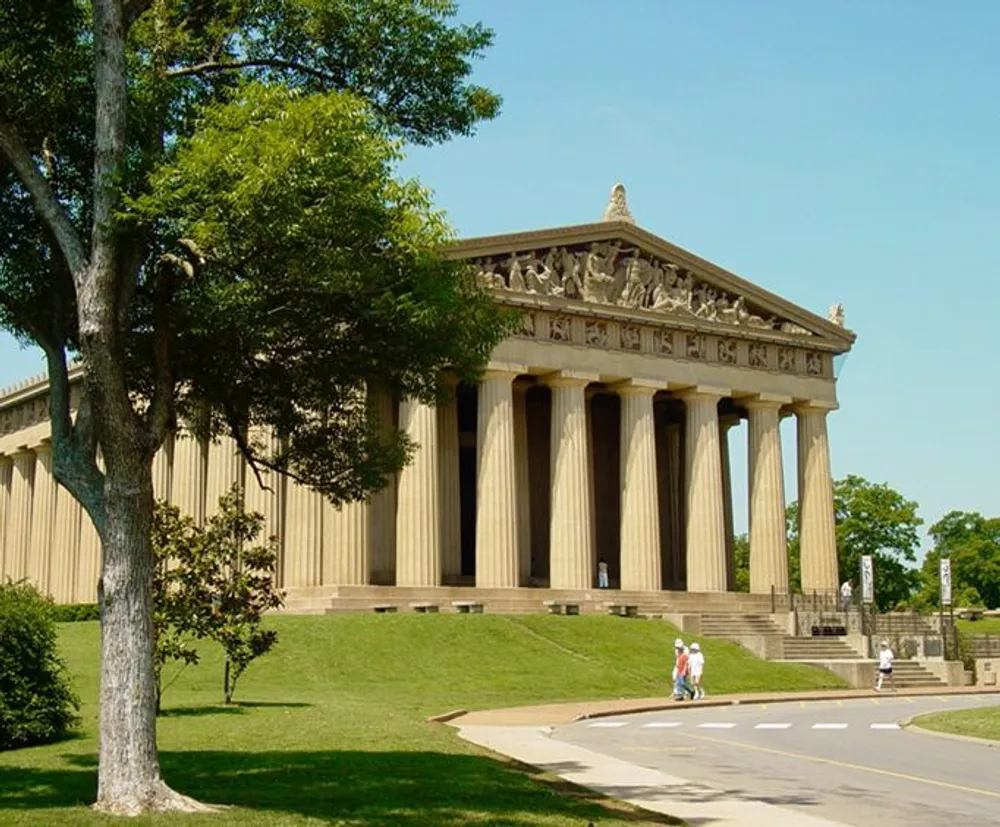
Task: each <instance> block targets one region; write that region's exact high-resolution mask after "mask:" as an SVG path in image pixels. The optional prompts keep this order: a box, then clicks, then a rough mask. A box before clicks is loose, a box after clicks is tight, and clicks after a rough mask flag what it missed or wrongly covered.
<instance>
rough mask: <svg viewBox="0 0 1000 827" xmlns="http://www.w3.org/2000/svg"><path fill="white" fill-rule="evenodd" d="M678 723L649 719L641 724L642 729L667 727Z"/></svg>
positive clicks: (678, 722) (679, 723)
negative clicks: (646, 722)
mask: <svg viewBox="0 0 1000 827" xmlns="http://www.w3.org/2000/svg"><path fill="white" fill-rule="evenodd" d="M680 725H681V722H680V721H650V722H649V723H648V724H643V725H642V727H643V729H668V728H670V727H675V726H680Z"/></svg>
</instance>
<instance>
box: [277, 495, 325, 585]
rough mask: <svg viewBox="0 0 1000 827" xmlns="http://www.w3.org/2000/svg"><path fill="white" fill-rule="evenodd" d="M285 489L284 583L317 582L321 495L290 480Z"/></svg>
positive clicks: (321, 524) (302, 583) (321, 510)
mask: <svg viewBox="0 0 1000 827" xmlns="http://www.w3.org/2000/svg"><path fill="white" fill-rule="evenodd" d="M286 492H287V500H286V503H285V559H284V568H285V585H287V586H318V585H319V583H320V563H321V555H322V549H323V545H322V542H323V541H322V530H323V522H322V520H323V516H322V514H323V498H322V497H321V496H320V495H319V494H317V493H316V492H315V491H313V490H312V489H310V488H308V487H307V486H305V485H300V484H299V483H296V482H292V481H291V480H289V481H288V484H287V486H286Z"/></svg>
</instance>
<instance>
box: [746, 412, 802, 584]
mask: <svg viewBox="0 0 1000 827" xmlns="http://www.w3.org/2000/svg"><path fill="white" fill-rule="evenodd" d="M790 401H791V400H790V399H784V400H783V399H780V398H771V397H766V396H763V395H762V396H759V397H757V398H756V399H751V400H749V401H748V402H746V403H745V404H746V408H747V411H748V412H749V414H750V438H749V456H748V463H747V464H748V467H749V472H750V480H749V483H750V592H751V593H752V594H768V593H769V592H770V591H771V587H772V586H774V589H775V591H777V592H778V593H781V594H784V593H787V592H788V548H787V546H788V539H787V534H786V531H785V479H784V470H783V467H782V463H781V429H780V427H779V417H778V412H779V410H780V409H781V405H782V404H783V403H787V402H790Z"/></svg>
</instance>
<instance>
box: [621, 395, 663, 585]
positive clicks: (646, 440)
mask: <svg viewBox="0 0 1000 827" xmlns="http://www.w3.org/2000/svg"><path fill="white" fill-rule="evenodd" d="M656 390H657V388H656V387H652V386H650V387H645V386H642V385H639V384H636V383H632V384H629V385H625V386H623V387H621V388H619V390H618V394H619V396H620V397H621V417H622V424H621V474H620V476H619V484H620V485H621V497H622V510H621V587H622V589H623V590H627V591H648V592H652V591H659V590H660V588H661V585H662V574H661V563H660V513H659V502H658V498H657V480H656V432H655V428H654V422H653V395H654V394H655V393H656Z"/></svg>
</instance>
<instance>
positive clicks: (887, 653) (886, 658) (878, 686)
mask: <svg viewBox="0 0 1000 827" xmlns="http://www.w3.org/2000/svg"><path fill="white" fill-rule="evenodd" d="M893 657H894V656H893V654H892V649H890V648H889V641H887V640H883V641H882V644H881V645H880V647H879V651H878V673H877V674H878V677H877V678H876V679H875V691H876V692H881V691H882V681H883V680H884V679H885V678H888V679H889V689H890V690H892V691H893V692H895V691H896V682H895V680H894V679H893V677H892V659H893Z"/></svg>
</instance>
